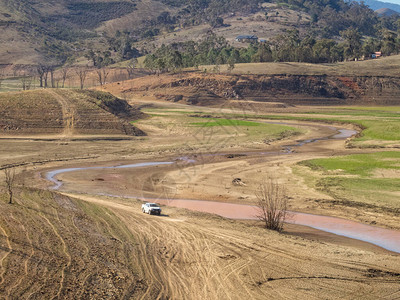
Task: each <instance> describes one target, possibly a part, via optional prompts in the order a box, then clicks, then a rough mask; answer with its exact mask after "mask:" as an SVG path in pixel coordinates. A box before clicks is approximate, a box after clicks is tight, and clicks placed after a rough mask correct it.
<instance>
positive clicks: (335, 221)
mask: <svg viewBox="0 0 400 300" xmlns="http://www.w3.org/2000/svg"><path fill="white" fill-rule="evenodd" d="M271 123H272V122H271ZM279 124H288V125H290V123H279ZM329 127H330V128H332V129H335V130H337V133H336V134H334V135H331V136H328V137H323V138H317V139H308V140H301V141H298V143H297V144H294V145H287V146H284V147H283V148H284V150H285V151H284V153H286V154H290V153H292V151H293V148H294V147H300V146H302V145H304V144H308V143H313V142H317V141H321V140H328V139H346V138H349V137H352V136H353V135H355V134H357V131H355V130H348V129H336V128H335V127H332V126H329ZM274 153H275V152H274ZM259 154H269V153H268V152H261V153H259ZM220 155H222V154H220ZM174 163H175V162H173V161H164V162H144V163H136V164H129V165H120V166H108V167H104V166H95V167H81V168H65V169H58V170H54V171H50V172H47V173H46V179H47V180H49V181H51V182H53V183H54V186H53V187H52V189H53V190H58V189H60V188H61V186H62V184H63V183H62V182H61V181H60V180H57V178H56V176H57V175H59V174H62V173H67V172H74V171H82V170H95V169H125V168H138V167H154V166H158V165H172V164H174ZM99 195H104V194H100V193H99ZM108 196H114V197H118V195H108ZM129 198H135V199H140V200H143V201H154V202H157V203H160V204H164V205H167V206H173V207H180V208H186V209H190V210H194V211H200V212H207V213H213V214H217V215H220V216H222V217H225V218H231V219H247V220H249V219H256V213H257V212H256V207H255V206H252V205H243V204H234V203H222V202H213V201H203V200H189V199H168V200H167V199H153V198H143V197H140V196H130V197H129ZM287 222H288V223H292V224H298V225H303V226H308V227H312V228H315V229H318V230H322V231H325V232H329V233H333V234H337V235H341V236H345V237H349V238H352V239H357V240H361V241H364V242H368V243H371V244H374V245H377V246H380V247H382V248H384V249H387V250H390V251H393V252H397V253H400V231H397V230H390V229H384V228H380V227H376V226H370V225H365V224H362V223H358V222H355V221H351V220H346V219H342V218H336V217H328V216H320V215H313V214H306V213H300V212H290V219H289V220H288V221H287Z"/></svg>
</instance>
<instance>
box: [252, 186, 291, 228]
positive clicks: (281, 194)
mask: <svg viewBox="0 0 400 300" xmlns="http://www.w3.org/2000/svg"><path fill="white" fill-rule="evenodd" d="M256 197H257V215H256V217H257V218H258V219H259V220H260V221H262V222H263V223H264V224H265V228H267V229H272V230H276V231H278V232H281V231H282V229H283V224H284V222H285V220H286V219H287V217H288V211H287V209H288V197H287V196H286V189H285V187H284V186H283V185H282V184H279V183H277V182H276V180H274V179H272V178H267V179H266V180H265V181H264V182H262V183H261V184H260V185H259V187H258V189H257V191H256Z"/></svg>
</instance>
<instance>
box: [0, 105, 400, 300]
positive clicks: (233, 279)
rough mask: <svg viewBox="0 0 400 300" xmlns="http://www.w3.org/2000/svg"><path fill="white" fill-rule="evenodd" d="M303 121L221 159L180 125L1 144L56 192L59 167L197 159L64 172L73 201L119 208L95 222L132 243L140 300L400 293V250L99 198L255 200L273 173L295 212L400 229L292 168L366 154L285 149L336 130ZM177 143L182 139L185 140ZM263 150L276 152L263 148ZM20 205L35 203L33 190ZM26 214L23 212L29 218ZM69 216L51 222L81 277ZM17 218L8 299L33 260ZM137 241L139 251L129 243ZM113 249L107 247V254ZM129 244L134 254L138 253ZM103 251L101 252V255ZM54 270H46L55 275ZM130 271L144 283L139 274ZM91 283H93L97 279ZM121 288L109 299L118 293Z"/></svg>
mask: <svg viewBox="0 0 400 300" xmlns="http://www.w3.org/2000/svg"><path fill="white" fill-rule="evenodd" d="M196 109H197V108H196ZM207 109H208V108H205V110H207ZM211 110H212V109H211ZM298 125H299V126H301V127H302V128H303V129H305V134H304V135H303V136H297V137H295V138H292V139H291V140H290V139H288V140H283V141H279V142H277V143H273V144H271V145H267V144H259V145H254V144H252V145H251V147H249V145H245V144H242V145H238V146H237V147H234V148H231V147H229V145H221V147H219V148H218V151H215V153H222V155H213V156H209V155H204V153H205V152H206V151H207V148H206V147H201V146H199V147H197V148H196V147H194V149H187V148H185V149H182V148H180V147H178V146H176V145H178V144H179V141H180V142H181V145H182V144H184V145H185V143H186V142H187V140H188V139H190V138H191V137H188V136H176V135H175V134H174V132H171V133H170V135H166V136H165V135H164V136H163V135H162V134H160V132H157V131H154V132H150V134H149V136H148V137H146V138H132V139H130V140H119V141H112V142H110V141H109V140H106V139H102V140H82V139H80V140H74V139H73V138H70V139H67V140H66V139H65V137H64V139H62V140H35V141H34V140H24V139H20V140H13V139H7V140H2V141H1V144H0V162H1V164H4V163H5V162H7V163H21V164H23V163H26V165H25V167H24V168H25V171H24V172H23V173H21V174H20V175H19V176H18V180H19V181H20V182H21V184H25V185H28V186H32V187H37V188H49V187H50V186H51V184H49V182H47V181H46V180H45V178H44V176H45V173H46V172H47V171H48V170H52V169H58V168H65V167H81V166H93V165H98V166H112V165H120V164H129V163H134V162H140V161H171V160H174V159H176V158H179V157H182V156H188V157H189V158H194V159H195V160H196V163H193V164H190V163H189V164H187V163H185V162H182V161H179V162H178V163H176V164H174V165H171V166H158V167H146V168H138V169H107V170H87V171H77V172H73V173H72V172H71V173H64V174H62V175H59V176H58V177H57V178H59V179H60V180H62V181H63V183H64V185H63V187H62V189H61V190H60V192H62V193H64V194H65V196H66V197H67V198H68V197H72V198H75V199H77V200H73V201H78V203H79V201H84V203H89V204H87V205H89V207H90V208H91V209H93V210H94V211H95V212H97V211H100V210H99V209H100V208H105V209H107V210H108V211H109V212H110V214H112V215H113V216H115V218H114V217H113V218H114V219H113V220H114V221H112V222H111V221H109V220H108V221H107V220H106V218H105V217H104V215H103V214H104V212H103V213H102V214H101V218H102V220H101V221H100V220H97V221H96V213H95V214H94V216H92V218H93V222H94V224H103V225H102V226H103V227H104V226H106V227H108V228H109V229H108V230H109V231H110V232H112V233H113V238H115V239H118V240H120V241H121V243H122V244H121V247H120V248H118V249H125V250H121V251H122V252H121V253H124V255H123V256H118V255H117V256H116V257H117V258H116V259H117V260H118V257H124V258H123V259H124V260H125V261H134V265H132V266H131V267H127V270H130V271H129V272H132V270H135V271H134V272H133V273H135V272H136V273H135V274H139V276H138V277H137V278H136V277H135V278H136V279H135V280H137V281H136V283H138V282H142V283H143V284H142V286H141V288H140V289H139V290H138V292H137V294H134V293H133V294H132V295H135V296H131V297H133V298H135V299H140V298H141V299H156V298H159V299H164V298H174V299H243V298H251V299H269V298H274V299H299V298H300V299H301V298H306V297H307V298H310V299H360V298H364V299H377V298H381V299H397V298H399V297H400V280H399V278H400V277H399V276H400V275H399V273H400V258H399V255H398V254H394V253H391V252H389V251H385V250H383V249H381V248H379V247H376V246H373V245H371V244H368V243H364V242H360V241H356V240H352V239H348V238H344V237H339V236H336V235H332V234H329V233H324V232H320V231H317V230H313V229H310V228H306V227H302V226H294V225H288V226H287V227H286V228H285V231H284V233H283V234H278V233H275V232H270V231H267V230H265V229H263V228H262V227H261V226H260V224H259V223H255V222H253V221H251V222H250V221H235V220H226V219H223V218H220V217H217V216H213V215H207V214H202V213H195V212H190V211H186V210H181V209H176V208H168V207H164V208H163V209H164V214H163V216H162V217H155V216H147V215H144V214H142V213H141V212H140V201H137V200H133V199H131V200H129V199H124V198H118V197H117V198H110V197H104V196H96V195H94V194H97V193H108V194H115V195H120V196H129V195H131V196H132V195H138V196H153V197H156V198H157V197H162V198H165V197H167V198H168V197H169V198H188V199H203V200H214V201H225V202H234V203H246V204H247V203H254V200H255V197H254V190H255V188H256V187H257V185H258V184H259V183H260V181H262V180H263V178H265V177H267V176H271V177H274V178H278V180H279V182H281V183H283V184H285V185H286V186H287V190H288V192H289V196H290V197H291V209H292V210H295V211H302V212H309V213H314V214H324V215H331V216H338V217H344V218H348V219H353V220H356V221H359V222H363V223H367V224H369V223H371V222H376V224H377V225H378V226H382V227H393V228H397V229H398V228H399V225H398V224H400V222H399V221H400V220H399V217H398V216H395V215H390V214H388V213H384V212H375V211H369V210H368V208H359V207H346V206H343V205H340V204H338V203H335V202H334V201H332V200H333V199H331V198H330V197H329V196H327V195H325V194H323V193H321V192H319V191H316V190H313V189H310V188H309V187H308V186H307V185H306V184H305V182H304V180H303V179H302V178H301V177H300V176H298V175H296V174H294V173H293V169H292V167H293V166H294V165H295V164H296V163H297V162H298V161H301V160H305V159H309V158H315V157H329V156H332V155H338V154H345V153H353V152H357V151H358V150H355V149H352V150H348V149H345V147H344V146H345V141H344V140H328V141H320V142H317V143H311V144H308V145H305V146H302V147H300V148H296V149H295V152H294V153H292V154H290V155H288V154H285V153H284V152H283V151H282V145H285V144H294V143H295V140H298V139H307V138H310V137H314V138H315V137H324V136H327V135H330V134H333V133H334V131H333V130H332V129H331V128H330V127H329V126H315V124H307V123H302V124H300V123H299V124H298ZM171 141H174V146H173V147H171ZM11 149H12V150H11ZM260 151H262V152H272V154H268V155H266V154H260ZM227 154H235V155H227ZM237 154H245V155H244V156H238V155H237ZM32 162H35V163H32ZM234 178H241V180H242V182H243V183H244V184H243V185H239V186H237V185H234V184H233V183H232V180H233V179H234ZM56 194H57V193H56ZM38 201H39V200H38ZM18 202H19V203H20V204H19V205H24V203H23V198H21V199H18ZM44 207H46V206H45V205H44ZM56 210H57V207H54V208H52V212H53V214H54V211H56ZM107 214H108V213H107ZM46 216H47V215H46ZM20 217H21V218H22V219H21V220H23V217H24V216H23V215H21V216H20ZM99 217H100V215H99ZM48 218H49V217H48ZM42 219H43V218H42ZM4 220H7V221H4ZM43 220H44V221H45V222H47V221H46V220H45V219H43ZM68 220H70V218H69V219H68ZM65 222H67V221H66V220H64V218H59V219H58V220H57V219H50V223H51V224H54V226H55V227H54V228H56V230H53V234H54V232H56V233H57V234H58V235H59V236H61V237H63V239H60V238H58V237H57V235H55V238H58V239H59V240H63V241H64V244H63V243H61V244H60V242H58V245H59V246H58V249H61V250H60V251H61V252H60V253H61V254H60V255H61V256H62V257H65V258H67V260H64V263H61V265H62V266H63V267H62V268H61V269H62V270H63V271H62V272H64V271H65V272H71V274H74V272H75V271H74V270H73V269H71V267H70V266H71V264H74V265H76V264H75V263H76V260H77V256H76V255H70V256H68V254H65V253H69V252H68V250H69V249H70V248H69V247H72V246H70V245H72V244H70V243H71V240H70V239H69V238H65V237H64V230H65V228H68V226H67V225H62V224H68V223H65ZM22 223H23V221H22ZM47 223H48V222H47ZM10 224H12V222H11V221H10V220H8V217H7V219H3V221H1V222H0V226H1V230H0V235H1V240H0V241H1V247H2V248H1V249H0V266H1V269H0V275H1V276H0V293H1V291H6V290H8V291H9V293H8V294H7V295H8V298H10V299H11V298H12V296H13V295H18V293H17V291H18V288H16V289H15V291H14V289H10V288H9V282H10V281H12V278H21V276H22V275H18V274H19V273H18V272H17V271H12V270H14V269H13V268H14V267H13V266H14V265H13V263H12V261H14V262H15V264H16V265H18V264H21V266H22V267H21V274H26V272H27V273H28V274H29V268H28V269H27V270H28V271H23V270H24V267H23V264H24V261H23V260H20V259H15V256H12V255H13V251H12V250H10V249H14V250H15V249H19V250H20V251H22V250H21V249H20V247H21V244H20V243H19V244H18V245H14V244H13V239H12V237H11V238H10V236H12V234H16V233H15V232H14V231H13V230H11V229H10V228H12V227H10V226H11V225H10ZM58 226H60V227H59V230H57V228H58ZM97 227H98V228H100V229H101V227H99V226H97ZM63 228H64V229H63ZM50 229H51V227H50ZM100 229H99V230H100ZM2 232H3V233H2ZM27 232H29V230H28V231H27ZM66 232H67V231H66ZM118 232H124V234H123V235H122V234H117V233H118ZM27 234H28V236H29V233H27ZM48 234H50V233H48ZM65 234H66V233H65ZM68 234H70V235H71V234H73V232H69V233H68ZM86 238H87V239H88V240H87V242H88V243H89V244H90V243H91V242H95V240H91V239H90V235H89V237H86ZM14 241H15V240H14ZM128 244H129V247H131V248H129V247H128V248H126V247H127V246H126V245H128ZM63 245H64V246H63ZM125 246H126V247H125ZM101 247H102V245H101V244H99V249H98V251H100V252H101ZM27 249H28V250H29V247H27ZM126 249H134V250H132V251H131V252H129V253H127V252H126ZM28 250H26V249H25V250H23V251H28ZM63 253H64V254H63ZM93 255H94V256H95V257H97V256H98V255H99V253H98V252H96V253H95V254H93ZM121 255H122V254H121ZM68 257H69V259H68ZM11 258H14V260H11ZM28 261H29V260H28ZM85 263H86V264H88V263H87V262H85ZM88 265H89V264H88ZM28 267H29V264H28ZM15 268H16V267H15ZM92 268H93V266H92ZM10 270H11V271H10ZM15 270H17V269H15ZM126 272H128V271H126ZM129 272H128V273H129ZM128 273H127V274H128ZM39 274H40V273H39ZM49 274H51V273H46V274H43V273H42V275H37V276H39V277H40V276H44V277H46V276H54V275H49ZM66 274H67V273H66ZM68 274H69V273H68ZM18 276H19V277H18ZM24 276H26V275H24ZM126 276H128V277H127V278H130V280H132V278H131V277H129V276H131V275H126ZM61 278H62V280H61V282H64V283H65V285H64V283H63V284H62V285H61V287H60V285H59V284H54V288H53V289H54V294H53V296H57V295H64V294H62V293H64V292H65V291H64V286H68V284H70V282H72V281H69V280H72V279H68V278H67V279H65V278H64V279H63V277H61ZM55 281H57V280H55ZM126 281H127V282H128V280H126ZM83 282H84V281H83ZM86 284H87V285H88V287H87V288H88V289H89V290H90V289H91V288H94V286H95V285H96V281H91V282H86ZM82 285H84V284H82ZM48 286H52V285H48ZM100 288H101V289H102V291H107V289H110V287H109V286H107V284H104V285H101V287H99V289H100ZM49 289H50V288H49ZM60 291H61V292H60ZM48 295H52V292H49V293H48ZM71 295H72V294H71ZM87 295H90V294H87ZM100 295H107V294H102V293H100V292H99V293H97V294H95V296H93V297H92V298H96V299H104V297H103V298H102V296H100ZM111 295H112V294H109V296H108V298H112V296H111ZM49 297H50V296H49ZM50 298H51V297H50ZM89 298H90V297H89ZM106 298H107V297H106Z"/></svg>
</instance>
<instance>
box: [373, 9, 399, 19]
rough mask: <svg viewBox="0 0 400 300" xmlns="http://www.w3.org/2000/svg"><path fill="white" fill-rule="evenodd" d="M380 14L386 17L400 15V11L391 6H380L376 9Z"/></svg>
mask: <svg viewBox="0 0 400 300" xmlns="http://www.w3.org/2000/svg"><path fill="white" fill-rule="evenodd" d="M375 12H376V13H377V14H378V15H379V16H384V17H391V16H398V15H400V12H397V11H395V10H393V9H390V8H380V9H377V10H376V11H375Z"/></svg>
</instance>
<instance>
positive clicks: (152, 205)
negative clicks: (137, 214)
mask: <svg viewBox="0 0 400 300" xmlns="http://www.w3.org/2000/svg"><path fill="white" fill-rule="evenodd" d="M149 206H150V207H158V205H157V204H154V203H153V204H149Z"/></svg>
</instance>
